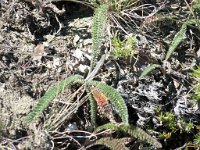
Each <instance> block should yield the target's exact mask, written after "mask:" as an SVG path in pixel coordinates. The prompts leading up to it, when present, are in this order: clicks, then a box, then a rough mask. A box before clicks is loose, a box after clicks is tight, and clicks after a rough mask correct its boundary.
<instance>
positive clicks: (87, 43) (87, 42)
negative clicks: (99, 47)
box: [83, 39, 92, 46]
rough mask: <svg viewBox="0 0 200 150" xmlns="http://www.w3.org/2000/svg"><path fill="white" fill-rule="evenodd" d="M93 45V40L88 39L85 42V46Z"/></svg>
mask: <svg viewBox="0 0 200 150" xmlns="http://www.w3.org/2000/svg"><path fill="white" fill-rule="evenodd" d="M90 44H92V39H86V40H84V41H83V45H84V46H86V45H90Z"/></svg>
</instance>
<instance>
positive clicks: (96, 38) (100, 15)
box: [91, 4, 109, 69]
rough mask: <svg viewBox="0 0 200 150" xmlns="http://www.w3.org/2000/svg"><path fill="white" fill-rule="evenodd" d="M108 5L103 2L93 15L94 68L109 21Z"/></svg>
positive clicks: (92, 63)
mask: <svg viewBox="0 0 200 150" xmlns="http://www.w3.org/2000/svg"><path fill="white" fill-rule="evenodd" d="M108 7H109V6H108V5H107V4H102V5H100V6H99V7H97V8H96V9H95V14H94V17H93V24H92V50H93V53H92V55H93V56H92V61H91V69H93V68H94V65H95V63H96V61H97V58H98V56H99V55H100V46H101V39H102V37H103V35H104V32H105V31H104V30H105V27H106V21H107V15H108V14H107V13H108Z"/></svg>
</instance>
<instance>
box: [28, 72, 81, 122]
mask: <svg viewBox="0 0 200 150" xmlns="http://www.w3.org/2000/svg"><path fill="white" fill-rule="evenodd" d="M79 82H84V80H83V78H82V76H79V75H75V76H70V77H68V78H66V79H65V80H62V81H60V82H58V83H57V84H56V85H54V86H53V87H52V88H50V89H49V90H48V91H47V92H46V93H45V95H44V96H42V97H41V98H40V99H39V102H38V104H37V105H36V106H35V107H34V108H33V110H32V112H31V113H29V114H28V116H27V117H26V122H28V123H31V122H32V121H34V119H35V118H36V117H38V116H39V115H40V113H41V112H42V111H43V110H44V109H45V108H47V107H48V105H49V103H50V102H51V101H52V100H53V99H54V98H55V97H56V96H57V95H58V94H59V93H61V92H62V91H63V90H64V89H65V88H66V87H69V86H71V85H72V84H75V83H79Z"/></svg>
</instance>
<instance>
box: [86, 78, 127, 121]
mask: <svg viewBox="0 0 200 150" xmlns="http://www.w3.org/2000/svg"><path fill="white" fill-rule="evenodd" d="M88 84H89V85H90V86H96V87H97V88H98V89H99V90H100V91H101V92H102V93H104V94H105V96H106V97H108V99H109V101H110V102H111V104H112V105H114V107H115V109H117V110H118V114H119V116H120V117H121V119H122V122H123V123H124V124H126V125H128V124H129V123H128V109H127V106H126V103H125V101H124V99H123V98H122V97H121V95H120V94H119V92H117V90H116V89H114V88H113V87H111V86H109V85H107V84H105V83H102V82H100V81H90V82H89V83H88Z"/></svg>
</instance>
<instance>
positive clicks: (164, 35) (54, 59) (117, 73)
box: [0, 0, 200, 150]
mask: <svg viewBox="0 0 200 150" xmlns="http://www.w3.org/2000/svg"><path fill="white" fill-rule="evenodd" d="M186 2H187V3H186ZM149 3H150V4H151V5H152V6H154V7H155V8H156V10H157V13H160V14H164V15H166V16H170V15H171V16H172V15H174V16H176V17H177V18H178V20H179V21H176V20H173V19H171V20H170V19H168V20H162V19H160V20H161V21H157V22H156V19H157V18H156V17H150V16H149V17H138V18H137V17H135V20H134V23H135V24H129V27H127V26H126V24H124V23H122V26H123V27H124V29H125V30H126V31H127V33H128V34H129V35H132V36H134V37H135V38H136V39H137V44H136V48H135V50H134V57H131V58H114V57H112V56H110V57H109V58H108V59H107V60H106V61H105V64H104V65H103V66H102V68H101V69H100V71H99V73H98V74H97V76H96V77H95V79H96V80H101V81H102V82H105V83H107V84H108V85H111V86H113V87H114V88H116V89H117V90H118V91H119V93H120V94H121V95H122V97H123V98H124V100H125V102H126V105H127V107H128V111H129V121H130V123H131V124H132V125H134V126H138V127H140V128H142V129H143V130H145V131H146V132H147V133H149V134H150V135H151V136H153V137H155V138H157V140H158V141H160V142H161V144H162V145H163V148H162V149H166V150H167V149H187V148H188V149H198V145H197V144H195V143H194V139H195V135H196V134H197V133H198V132H199V125H200V111H199V104H198V103H197V102H196V101H195V100H194V98H193V94H194V85H196V84H197V80H196V79H195V78H194V77H193V76H192V72H193V69H194V68H195V67H196V66H198V65H199V62H200V59H199V55H200V46H199V43H200V31H199V24H198V25H196V24H192V25H191V26H189V27H188V29H187V32H186V37H185V38H184V39H183V41H182V42H181V44H179V46H178V47H177V48H176V50H175V52H174V53H173V54H172V56H171V57H170V59H169V60H168V61H164V58H165V55H166V52H167V50H168V48H169V46H170V43H171V42H172V40H173V37H174V36H175V34H176V33H177V32H178V31H179V30H180V28H181V25H182V22H183V21H184V20H186V19H193V18H195V17H196V18H199V16H200V15H199V14H198V13H197V14H194V13H195V12H194V13H192V11H191V10H190V8H191V7H188V5H189V6H191V5H192V2H191V1H189V0H188V1H186V0H185V1H178V0H177V1H174V2H170V1H163V2H162V1H161V2H158V1H150V2H146V1H143V2H141V3H140V4H138V5H139V6H140V5H141V6H145V4H149ZM141 10H143V9H142V8H141ZM141 10H140V9H137V10H136V11H135V12H134V13H133V14H138V15H140V16H142V14H141V12H142V11H141ZM144 10H145V9H144ZM149 11H150V12H149ZM151 11H152V9H150V8H149V9H147V10H145V11H144V15H145V16H148V15H147V14H148V13H152V12H151ZM152 14H153V13H152ZM0 16H1V18H0V33H1V34H0V148H1V149H81V148H82V149H84V147H87V146H88V145H90V144H92V143H93V142H94V141H93V140H92V139H90V138H92V137H93V134H92V131H91V130H90V118H89V116H90V115H89V103H88V101H87V95H86V94H85V93H84V92H83V90H79V91H78V92H77V90H78V88H79V86H78V85H75V86H73V87H72V88H71V89H69V90H66V91H65V93H64V94H62V95H60V96H58V97H57V98H56V100H54V101H53V103H52V104H51V105H50V106H49V108H47V110H45V112H43V115H42V116H41V118H40V119H38V120H37V121H36V122H34V123H32V124H27V123H25V122H24V117H25V116H26V115H27V114H28V113H29V112H30V111H31V110H32V108H33V107H34V106H35V105H36V103H37V102H38V99H39V98H40V97H41V96H43V95H44V93H45V92H46V91H47V90H48V89H49V87H51V86H52V85H53V84H55V83H57V82H58V81H60V80H62V79H65V78H66V77H68V76H69V75H71V74H80V75H83V76H84V77H85V76H87V73H88V71H89V69H90V61H91V53H92V50H91V45H92V39H91V27H92V18H93V9H92V8H90V7H88V6H85V5H83V4H80V3H74V2H67V1H58V2H54V3H48V2H47V1H29V0H25V1H22V0H11V1H8V0H1V1H0ZM130 27H131V28H130ZM112 31H113V32H116V31H118V32H119V36H120V38H122V39H125V38H126V33H124V32H123V31H122V30H120V29H118V28H116V27H113V28H112ZM103 42H104V46H105V48H106V49H108V50H109V49H111V47H110V43H109V37H108V36H106V37H105V39H104V41H103ZM149 64H157V65H159V66H161V67H158V68H156V69H154V70H153V71H152V72H150V73H149V74H148V75H147V76H144V77H142V78H141V77H140V75H141V73H142V72H143V70H144V68H145V67H147V66H148V65H149ZM74 93H75V94H74ZM68 99H70V100H68ZM63 106H65V107H63ZM62 108H65V109H66V110H67V112H66V110H65V111H63V112H64V113H66V119H65V120H64V121H62V122H61V123H60V124H59V123H58V124H56V123H57V122H56V119H57V118H58V116H56V115H55V114H56V113H57V114H59V113H58V112H59V109H62ZM47 118H51V119H47ZM98 118H99V119H98V120H97V122H98V123H99V124H101V123H102V122H106V121H105V120H104V119H102V120H101V119H100V118H101V115H100V114H98ZM45 119H46V120H45ZM54 122H55V124H54V126H53V127H52V130H46V129H45V127H44V126H45V124H48V123H50V124H53V123H54ZM69 131H71V132H69ZM86 135H87V136H89V137H90V138H87V136H86ZM119 136H120V135H113V137H119ZM98 138H99V137H98ZM139 143H140V142H139V141H137V140H133V141H132V142H130V143H129V144H127V147H128V148H129V149H145V148H147V149H155V148H153V147H147V145H145V144H142V146H141V145H140V144H139ZM88 149H105V147H104V146H94V147H93V148H88Z"/></svg>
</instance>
